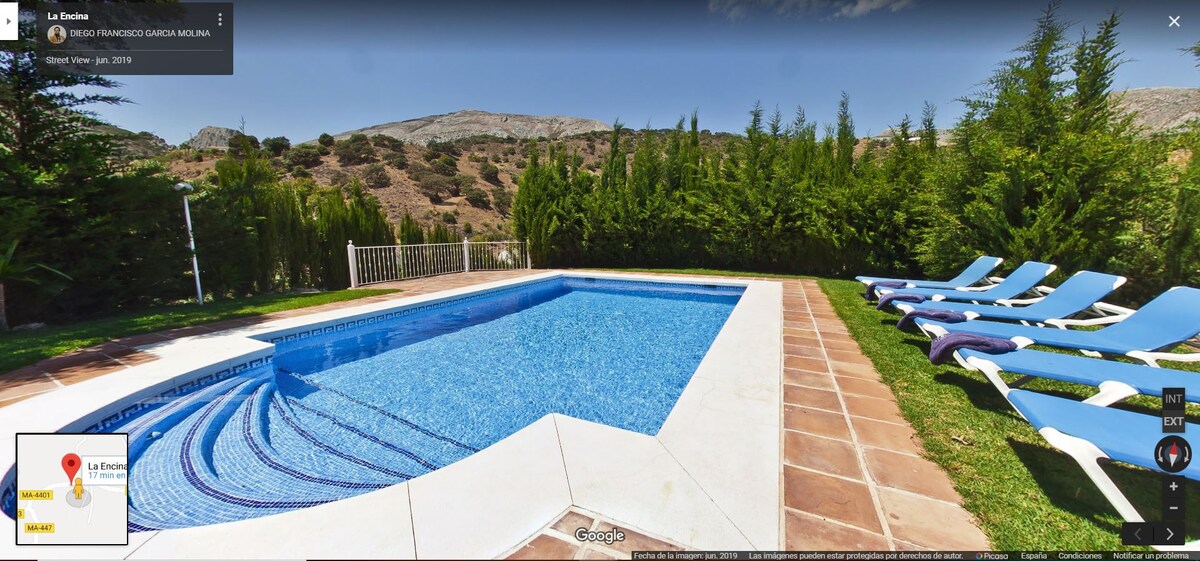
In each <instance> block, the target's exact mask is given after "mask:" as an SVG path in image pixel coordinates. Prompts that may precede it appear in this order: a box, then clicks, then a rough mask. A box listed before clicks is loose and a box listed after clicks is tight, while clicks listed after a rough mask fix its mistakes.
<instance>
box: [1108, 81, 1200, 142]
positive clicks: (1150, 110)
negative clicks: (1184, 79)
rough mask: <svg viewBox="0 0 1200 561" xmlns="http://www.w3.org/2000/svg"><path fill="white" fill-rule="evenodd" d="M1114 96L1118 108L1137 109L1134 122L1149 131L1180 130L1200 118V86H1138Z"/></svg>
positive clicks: (1155, 132) (1153, 132)
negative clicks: (1189, 122)
mask: <svg viewBox="0 0 1200 561" xmlns="http://www.w3.org/2000/svg"><path fill="white" fill-rule="evenodd" d="M1113 96H1114V98H1115V100H1116V104H1117V107H1118V108H1120V109H1122V110H1124V111H1134V112H1136V115H1135V116H1134V119H1133V122H1134V124H1135V125H1137V126H1138V127H1139V128H1141V129H1143V130H1144V131H1145V132H1146V133H1148V134H1157V133H1169V132H1173V131H1177V130H1179V129H1181V128H1183V126H1184V125H1185V124H1187V122H1188V121H1191V120H1193V119H1198V118H1200V88H1135V89H1132V90H1125V91H1124V92H1120V93H1114V94H1113Z"/></svg>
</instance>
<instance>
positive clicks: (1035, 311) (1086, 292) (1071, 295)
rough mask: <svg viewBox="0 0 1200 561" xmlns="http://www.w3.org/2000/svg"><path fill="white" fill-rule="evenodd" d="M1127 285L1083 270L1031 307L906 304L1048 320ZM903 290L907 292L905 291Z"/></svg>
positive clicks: (1118, 278)
mask: <svg viewBox="0 0 1200 561" xmlns="http://www.w3.org/2000/svg"><path fill="white" fill-rule="evenodd" d="M1123 284H1125V277H1121V276H1117V275H1109V274H1105V273H1096V272H1093V271H1080V272H1078V273H1076V274H1075V275H1073V276H1072V277H1071V278H1069V279H1067V280H1066V282H1064V283H1062V285H1060V286H1059V287H1058V288H1057V289H1055V291H1054V292H1051V293H1050V294H1049V295H1047V296H1046V297H1045V298H1043V299H1042V300H1040V301H1038V302H1035V303H1033V304H1030V305H1028V306H1020V307H1011V308H1010V307H1008V306H992V305H989V304H968V303H966V302H949V301H941V302H935V301H932V300H927V301H925V302H922V303H920V304H905V306H907V307H909V308H911V309H913V310H922V309H926V310H947V311H952V312H959V313H962V314H965V313H967V312H971V313H973V314H975V315H976V316H977V317H980V318H987V319H1002V320H1009V321H1031V322H1043V321H1046V320H1048V319H1058V318H1066V317H1070V316H1072V315H1075V314H1077V313H1079V312H1081V311H1083V310H1085V309H1087V308H1088V307H1089V306H1091V305H1092V304H1095V303H1096V302H1099V301H1100V299H1101V298H1104V297H1105V296H1108V295H1109V294H1110V293H1111V292H1112V291H1114V290H1116V289H1117V288H1119V287H1120V286H1121V285H1123ZM904 292H907V290H905V291H904Z"/></svg>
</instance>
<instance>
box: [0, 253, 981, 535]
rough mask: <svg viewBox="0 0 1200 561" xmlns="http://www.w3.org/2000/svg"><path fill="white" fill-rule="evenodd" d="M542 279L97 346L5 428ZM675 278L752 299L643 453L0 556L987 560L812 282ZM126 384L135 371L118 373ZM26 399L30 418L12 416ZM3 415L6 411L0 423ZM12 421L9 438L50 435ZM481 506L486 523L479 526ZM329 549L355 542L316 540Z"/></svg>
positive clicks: (3, 463) (572, 439) (478, 280)
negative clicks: (598, 534)
mask: <svg viewBox="0 0 1200 561" xmlns="http://www.w3.org/2000/svg"><path fill="white" fill-rule="evenodd" d="M576 272H578V273H586V274H589V275H591V274H596V275H601V274H603V275H604V276H610V275H611V276H614V277H626V276H635V277H643V278H644V276H645V275H644V274H641V273H638V274H631V275H625V274H613V273H610V272H604V273H601V272H587V271H576ZM553 274H557V273H556V272H551V273H547V272H544V271H505V272H497V273H467V274H457V275H446V276H441V277H431V278H425V279H417V280H413V281H403V282H400V283H389V284H388V285H376V287H383V288H401V289H403V290H405V292H403V293H398V294H394V295H386V296H377V297H372V298H368V299H364V300H358V301H352V302H344V303H337V304H332V305H326V306H321V307H319V308H308V309H303V310H294V311H291V312H287V313H284V314H278V315H274V316H276V317H271V318H269V319H265V323H263V322H261V321H260V322H257V323H254V324H249V322H243V323H241V324H240V325H220V324H218V325H210V326H204V327H202V328H189V329H191V330H192V331H191V332H190V333H188V334H186V335H178V334H164V335H158V336H156V337H157V339H155V338H147V340H148V344H149V345H150V347H149V348H150V349H151V352H149V353H147V352H146V350H145V349H147V347H146V346H144V345H145V343H143V344H135V343H138V342H136V341H135V342H129V341H126V342H124V343H118V344H120V345H121V346H123V347H125V348H127V349H132V352H128V353H123V351H121V350H120V349H118V348H116V347H112V346H110V347H107V350H108V351H111V352H113V353H117V354H120V355H121V356H119V357H111V356H107V354H106V353H105V352H104V349H98V350H96V351H92V352H100V354H105V355H106V356H105V359H107V360H112V361H113V362H116V363H117V364H116V365H114V364H111V363H108V362H107V360H101V361H98V363H95V364H92V368H89V367H88V366H87V365H88V362H87V361H84V362H83V363H82V364H84V366H83V367H80V366H79V364H80V362H79V361H78V360H76V361H67V360H62V361H60V364H65V365H67V367H68V368H70V369H71V370H70V371H69V372H68V373H67V374H66V375H63V379H62V380H58V382H59V383H58V384H55V383H54V381H55V380H56V378H57V377H58V376H60V373H59V372H58V371H55V370H54V369H48V368H47V365H46V364H42V366H39V367H38V369H37V370H38V371H37V372H31V371H28V370H26V369H22V370H26V372H24V373H23V375H24V376H26V377H29V378H32V379H36V375H40V376H43V377H48V378H50V382H51V383H52V384H53V386H54V387H51V388H38V393H45V394H49V395H43V396H38V397H35V398H33V397H29V396H21V397H20V398H16V399H14V398H10V399H9V400H8V401H3V399H4V394H2V393H0V418H4V417H5V414H6V413H8V412H9V410H10V409H15V410H21V409H24V410H27V411H32V410H33V406H34V405H35V403H34V402H45V401H44V400H45V399H47V398H52V397H53V396H54V395H55V394H59V393H60V392H61V393H62V394H63V397H69V396H68V395H67V394H74V395H80V394H82V393H84V392H82V391H81V390H84V389H87V390H89V391H88V392H87V393H89V394H91V393H97V392H98V393H97V395H98V396H99V398H100V399H107V398H109V397H116V396H117V394H119V393H120V392H121V391H122V389H121V388H120V387H119V386H121V385H122V384H120V383H117V382H116V380H117V379H119V378H122V377H126V378H131V379H133V378H138V377H140V375H139V374H138V373H140V372H142V371H147V370H149V369H148V368H147V367H146V366H142V365H146V364H148V363H150V362H154V360H153V358H154V357H159V358H158V360H159V361H163V364H161V365H160V366H170V365H171V364H172V363H174V364H182V363H185V362H188V361H195V360H199V357H201V356H204V357H209V358H210V357H211V356H212V354H213V353H214V352H224V353H231V352H232V353H235V354H236V353H240V354H239V356H241V355H245V354H246V353H251V354H253V353H262V354H270V351H269V347H270V345H269V344H266V343H261V342H258V341H253V342H250V343H246V344H245V345H227V344H226V342H228V341H232V340H233V339H227V338H226V335H233V336H236V337H237V338H239V339H242V340H243V341H248V340H247V339H245V334H246V333H249V332H261V331H277V330H280V329H285V328H288V326H298V325H302V324H307V323H310V322H311V321H310V320H314V319H320V318H322V317H324V316H329V317H336V316H339V315H345V314H346V313H349V312H350V311H352V309H364V308H366V309H386V308H388V307H390V306H395V305H399V304H400V303H402V302H405V301H417V300H421V298H420V297H421V296H423V295H428V294H430V293H432V292H437V291H449V292H450V293H459V292H467V291H470V290H474V289H476V288H479V287H481V286H492V285H499V284H504V283H506V281H511V280H512V279H521V278H526V277H531V278H532V277H536V276H543V275H553ZM653 276H654V277H656V278H659V279H662V276H660V275H653ZM673 278H678V279H681V280H683V281H685V282H686V281H688V280H691V281H692V282H695V280H696V279H697V278H707V279H712V280H714V281H715V282H731V281H733V282H747V281H749V282H750V283H751V284H752V285H753V286H755V287H757V288H756V289H755V290H754V291H753V292H751V291H750V290H748V291H747V295H748V296H750V298H749V300H750V301H749V302H747V304H748V305H747V306H742V303H739V306H738V308H737V309H735V310H734V313H733V314H731V316H730V320H729V322H728V323H727V326H726V327H727V328H729V327H734V329H726V330H723V331H722V333H721V335H719V336H718V339H717V341H715V342H714V345H713V350H714V351H715V350H718V347H721V348H724V349H725V351H726V352H719V353H716V354H717V355H718V356H717V358H718V359H720V360H715V361H710V360H709V358H708V357H706V359H705V362H704V363H702V364H701V367H700V369H699V370H698V371H697V374H696V375H695V376H694V377H693V380H692V382H691V383H689V385H688V387H687V388H686V389H685V390H684V395H683V396H681V398H680V400H679V402H678V403H677V405H676V407H675V409H674V410H673V411H672V413H671V415H670V417H669V418H668V420H667V423H665V424H664V426H663V429H662V431H660V433H659V434H658V435H657V436H656V437H650V436H646V435H640V434H636V433H629V432H628V431H620V430H618V429H613V428H611V427H606V426H603V425H597V424H595V423H589V422H586V421H581V420H578V419H573V418H570V417H565V416H562V415H547V416H546V417H543V418H542V419H541V420H539V421H537V422H535V423H533V424H531V425H529V426H527V427H526V428H525V429H522V430H521V431H518V432H517V433H516V434H514V435H512V436H510V437H508V438H506V439H504V440H502V441H500V442H499V443H497V444H495V445H493V446H492V447H490V448H489V449H487V450H485V451H484V452H481V453H479V454H476V455H474V456H471V457H469V458H467V459H464V460H462V461H460V462H457V463H455V464H452V465H450V466H447V467H446V468H443V469H441V470H438V471H436V472H433V473H430V474H427V475H425V476H422V477H419V478H416V479H413V480H411V481H408V482H406V483H404V484H400V485H396V486H393V487H389V488H387V489H384V490H381V491H377V492H374V493H368V494H365V495H360V496H358V497H354V498H351V499H346V500H342V501H337V502H335V503H330V504H327V505H322V506H319V507H313V508H309V509H303V510H298V511H292V512H288V513H284V514H279V515H274V516H269V517H263V518H258V519H252V520H246V521H240V522H233V523H228V524H220V525H213V526H205V527H199V528H190V529H185V530H171V531H163V532H143V533H139V534H131V536H130V546H127V547H125V548H79V547H58V548H46V547H37V548H29V547H26V548H20V549H15V550H14V549H13V546H11V545H7V546H5V545H0V557H10V556H18V557H19V556H30V555H36V556H38V557H54V556H64V557H75V558H80V557H109V558H112V557H118V558H119V557H129V558H142V557H155V558H161V557H189V556H191V557H195V556H203V557H276V558H278V557H292V556H298V557H308V558H320V557H342V558H345V557H347V556H353V557H392V558H395V557H419V558H438V557H496V556H511V557H514V558H538V557H541V558H564V557H568V558H570V557H573V558H606V557H615V556H627V555H628V552H629V551H633V550H635V549H659V548H661V549H679V548H684V549H714V548H717V549H797V550H808V549H835V550H851V549H893V550H902V549H922V548H928V549H958V550H962V549H967V550H970V549H987V541H986V539H985V538H984V536H983V534H982V533H981V532H980V531H979V530H978V528H977V527H976V526H975V525H974V523H973V522H972V520H971V517H970V515H969V514H968V513H966V511H964V510H963V509H962V508H961V507H960V506H959V505H958V503H959V502H960V499H959V498H958V495H957V494H956V493H955V492H954V489H953V486H952V485H951V484H950V482H949V479H948V477H947V476H946V475H945V473H944V472H942V471H941V470H940V469H939V468H937V467H936V466H935V465H933V464H932V463H930V462H928V461H926V460H923V459H922V458H921V454H922V453H923V451H922V449H921V447H920V443H919V441H917V440H916V437H915V436H914V435H913V433H912V430H911V428H910V427H909V425H908V423H907V422H905V421H904V419H903V418H902V417H900V415H899V410H898V408H897V407H896V405H895V402H894V398H892V397H891V392H890V390H889V389H888V388H887V386H885V385H883V384H882V383H881V382H880V381H879V377H878V374H876V373H875V372H874V369H873V368H872V367H871V366H870V362H869V361H868V360H867V359H866V358H865V357H863V356H862V354H861V352H860V351H859V350H858V347H857V344H856V343H854V341H853V340H852V339H851V338H850V337H849V336H848V335H847V334H846V331H845V327H844V326H843V325H842V324H841V322H840V320H838V319H837V317H836V315H835V314H834V313H833V311H832V308H831V307H830V306H829V303H828V301H827V300H826V299H825V297H824V294H822V293H821V292H820V290H819V289H818V288H817V286H816V283H815V282H814V281H807V280H791V279H783V280H781V279H758V278H752V277H745V278H737V279H735V278H732V277H695V276H690V275H687V276H673ZM663 280H666V279H663ZM439 296H440V294H439ZM430 298H433V296H430ZM743 300H747V298H746V297H743ZM239 321H241V320H239ZM223 323H226V324H228V323H230V322H223ZM764 333H766V335H764ZM171 335H176V336H175V337H172V336H171ZM180 336H183V337H186V339H180V338H179V337H180ZM260 347H261V348H260ZM122 353H123V354H122ZM139 354H148V355H149V356H150V357H151V358H149V359H147V358H146V357H142V358H134V359H132V360H129V361H127V362H130V363H131V364H129V365H126V364H124V362H126V361H122V360H120V359H121V358H122V357H131V356H133V357H136V356H137V355H139ZM710 354H711V353H710ZM722 356H726V358H721V357H722ZM92 358H94V355H92ZM51 360H52V361H53V360H54V359H51ZM49 366H54V363H50V364H49ZM126 368H129V369H130V371H129V372H123V371H124V370H125V369H126ZM18 372H21V371H18ZM745 372H752V373H756V374H752V375H746V374H745ZM6 377H7V376H5V377H0V379H2V378H6ZM109 379H112V382H109ZM89 380H90V382H88V383H86V384H85V383H84V382H85V381H89ZM38 382H42V383H44V382H45V380H39V381H38ZM138 383H142V384H143V385H144V384H145V381H144V380H143V381H141V382H138ZM59 384H62V385H61V386H60V385H59ZM76 384H80V386H78V387H75V388H74V390H75V391H71V390H72V386H75V385H76ZM160 385H161V384H160ZM85 386H87V387H86V388H85ZM0 388H2V386H0ZM0 391H3V390H0ZM21 399H28V403H27V404H26V406H25V407H22V406H21V405H22V402H21V401H20V400H21ZM9 403H14V405H12V406H11V407H4V405H7V404H9ZM30 414H33V413H30ZM34 416H36V417H41V416H42V415H34ZM24 421H25V422H22V423H21V425H24V426H22V427H20V428H21V430H30V427H31V425H45V423H46V422H50V421H49V420H48V419H42V421H41V422H36V423H30V422H28V421H30V420H29V419H25V420H24ZM0 424H6V423H0ZM60 424H61V423H60ZM12 449H13V448H12V443H11V436H7V437H6V436H3V435H0V468H3V469H5V470H7V469H8V468H7V466H9V465H11V462H12V458H11V454H12ZM714 450H715V451H719V452H724V453H713V452H714ZM631 459H632V461H631ZM499 474H508V475H514V474H517V475H519V478H518V479H513V478H511V477H501V476H500V475H499ZM0 475H2V474H0ZM464 481H470V482H471V484H470V485H463V482H464ZM484 503H486V504H490V505H493V507H491V508H486V509H479V508H476V507H477V506H478V505H480V504H484ZM397 504H407V505H408V508H407V509H403V510H407V513H394V512H393V511H395V510H397V509H395V505H397ZM505 505H507V506H505ZM456 506H457V507H456ZM389 507H390V508H389ZM497 509H499V510H497ZM379 512H387V513H388V515H387V516H378V515H377V514H376V513H379ZM405 514H407V515H405ZM3 521H4V522H5V523H7V524H11V523H12V521H11V520H9V519H8V518H7V517H3ZM497 521H500V523H499V524H497ZM7 524H5V525H7ZM572 526H574V528H578V527H586V528H588V529H595V530H600V531H603V530H604V529H607V528H608V527H610V526H616V527H619V528H621V529H622V530H624V531H626V532H627V533H628V536H629V538H627V541H626V542H623V543H615V544H604V543H596V542H585V543H580V542H579V541H577V540H574V539H573V536H572V533H573V531H574V529H573V528H572ZM484 527H486V529H481V528H484ZM281 528H290V530H286V531H281ZM9 531H11V527H9ZM3 532H4V527H0V533H3ZM339 535H346V536H354V537H353V538H351V539H348V540H340V539H329V538H330V537H334V536H339ZM314 536H317V537H318V538H314ZM320 536H324V537H325V539H323V540H322V539H319V537H320Z"/></svg>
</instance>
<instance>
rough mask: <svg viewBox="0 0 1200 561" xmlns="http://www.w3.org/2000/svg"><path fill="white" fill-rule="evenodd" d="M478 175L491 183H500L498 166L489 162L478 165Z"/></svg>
mask: <svg viewBox="0 0 1200 561" xmlns="http://www.w3.org/2000/svg"><path fill="white" fill-rule="evenodd" d="M479 177H481V178H483V180H484V181H487V182H488V183H491V184H492V185H499V184H500V168H498V167H496V165H495V164H492V163H490V162H484V163H483V164H482V165H480V166H479Z"/></svg>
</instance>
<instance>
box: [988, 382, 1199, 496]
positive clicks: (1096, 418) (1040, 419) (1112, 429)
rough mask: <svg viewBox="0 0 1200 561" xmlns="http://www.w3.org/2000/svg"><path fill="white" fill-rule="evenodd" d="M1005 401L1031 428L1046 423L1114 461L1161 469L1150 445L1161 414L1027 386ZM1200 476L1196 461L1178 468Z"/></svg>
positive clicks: (1191, 426)
mask: <svg viewBox="0 0 1200 561" xmlns="http://www.w3.org/2000/svg"><path fill="white" fill-rule="evenodd" d="M1008 401H1009V402H1010V403H1012V405H1013V407H1015V408H1016V409H1017V411H1020V412H1021V415H1023V416H1024V417H1025V418H1026V419H1027V420H1028V421H1029V422H1030V423H1031V424H1032V425H1033V426H1034V428H1036V429H1038V430H1041V429H1042V428H1045V427H1049V428H1053V429H1055V430H1058V431H1059V432H1062V433H1064V434H1068V435H1070V436H1074V437H1076V438H1080V439H1083V440H1086V441H1088V442H1091V443H1092V444H1093V445H1095V446H1096V447H1097V448H1099V449H1100V450H1101V451H1102V452H1104V454H1105V455H1107V456H1108V457H1109V458H1112V459H1113V460H1116V461H1118V462H1123V463H1126V464H1131V465H1135V466H1138V467H1143V468H1146V469H1152V470H1155V471H1159V472H1161V471H1162V470H1160V469H1159V468H1158V464H1156V463H1155V462H1154V446H1155V445H1156V444H1157V443H1158V441H1159V440H1160V439H1161V438H1162V437H1163V432H1162V418H1161V417H1155V416H1151V415H1146V414H1143V413H1133V412H1130V411H1125V410H1122V409H1115V408H1112V407H1101V406H1098V405H1091V404H1088V403H1082V402H1079V401H1074V400H1071V399H1065V398H1061V397H1054V396H1051V395H1046V394H1042V393H1037V392H1032V391H1028V390H1013V391H1011V392H1009V394H1008ZM1187 427H1188V428H1187V432H1186V433H1185V434H1197V432H1198V431H1200V425H1197V424H1195V423H1187ZM1177 475H1182V476H1184V477H1187V478H1189V479H1200V461H1192V463H1191V464H1189V465H1188V467H1187V469H1184V470H1183V471H1181V472H1179V473H1178V474H1177Z"/></svg>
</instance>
